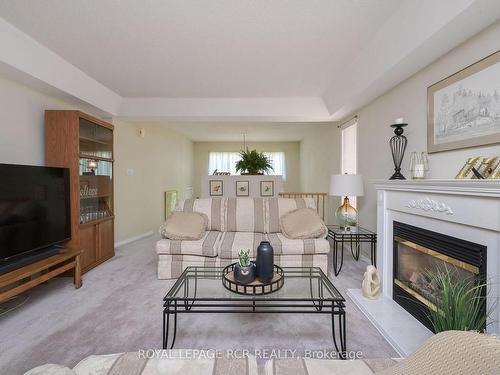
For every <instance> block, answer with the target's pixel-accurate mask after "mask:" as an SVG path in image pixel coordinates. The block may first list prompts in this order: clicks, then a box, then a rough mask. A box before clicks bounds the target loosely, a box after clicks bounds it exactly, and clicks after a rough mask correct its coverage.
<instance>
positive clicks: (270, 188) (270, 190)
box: [260, 181, 274, 197]
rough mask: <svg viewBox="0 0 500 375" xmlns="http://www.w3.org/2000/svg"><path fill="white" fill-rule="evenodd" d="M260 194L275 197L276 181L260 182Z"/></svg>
mask: <svg viewBox="0 0 500 375" xmlns="http://www.w3.org/2000/svg"><path fill="white" fill-rule="evenodd" d="M260 196H261V197H273V196H274V181H261V182H260Z"/></svg>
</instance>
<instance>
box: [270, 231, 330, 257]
mask: <svg viewBox="0 0 500 375" xmlns="http://www.w3.org/2000/svg"><path fill="white" fill-rule="evenodd" d="M267 238H268V239H269V242H270V243H271V245H272V247H273V249H274V254H283V255H288V254H328V253H329V252H330V243H329V242H328V240H326V239H324V238H311V239H291V238H287V237H285V236H284V235H283V234H282V233H269V234H268V235H267Z"/></svg>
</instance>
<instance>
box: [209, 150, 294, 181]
mask: <svg viewBox="0 0 500 375" xmlns="http://www.w3.org/2000/svg"><path fill="white" fill-rule="evenodd" d="M264 155H266V156H267V157H268V158H269V159H270V160H271V165H272V166H273V171H272V172H271V173H270V174H273V175H279V176H283V180H285V179H286V165H285V153H284V152H268V151H264ZM238 160H240V153H239V152H232V151H230V152H227V151H224V152H209V154H208V174H209V175H211V174H212V173H214V171H215V170H216V169H217V170H218V171H219V172H230V173H231V174H232V175H235V174H237V172H236V167H235V165H236V162H237V161H238Z"/></svg>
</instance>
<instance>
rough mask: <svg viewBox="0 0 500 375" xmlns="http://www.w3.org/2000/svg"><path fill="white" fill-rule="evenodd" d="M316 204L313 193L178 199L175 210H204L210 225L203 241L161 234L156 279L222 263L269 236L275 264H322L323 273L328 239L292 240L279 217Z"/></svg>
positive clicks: (255, 246) (251, 248)
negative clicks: (286, 235) (296, 196)
mask: <svg viewBox="0 0 500 375" xmlns="http://www.w3.org/2000/svg"><path fill="white" fill-rule="evenodd" d="M304 207H309V208H313V209H317V207H316V203H315V201H314V199H313V198H294V199H292V198H203V199H187V200H181V201H179V202H178V204H177V206H176V209H175V210H176V211H186V212H202V213H204V214H205V215H207V217H208V228H207V231H206V233H205V235H204V237H203V238H202V239H201V240H197V241H179V240H170V239H161V240H159V241H158V242H157V244H156V252H157V253H158V278H159V279H170V278H177V277H179V276H180V274H181V273H182V271H183V270H184V269H185V268H186V267H190V266H217V267H219V266H226V265H228V264H230V263H233V262H235V261H236V259H237V258H238V252H239V251H240V250H241V249H250V254H251V257H252V258H253V259H255V256H256V254H257V246H259V244H260V242H261V241H264V240H267V241H269V242H270V243H271V245H272V246H273V248H274V256H275V263H276V264H278V265H280V266H285V267H298V266H304V267H320V268H321V269H322V270H323V272H325V273H326V272H327V267H328V261H327V257H328V253H329V251H330V244H329V242H328V241H327V240H326V239H325V238H318V239H304V240H294V239H289V238H287V237H285V236H284V235H283V234H282V233H281V231H280V217H281V216H283V215H284V214H286V213H287V212H290V211H292V210H295V209H297V208H304Z"/></svg>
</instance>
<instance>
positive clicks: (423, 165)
mask: <svg viewBox="0 0 500 375" xmlns="http://www.w3.org/2000/svg"><path fill="white" fill-rule="evenodd" d="M408 170H409V171H410V172H411V178H412V179H414V180H422V179H424V178H425V177H426V173H427V172H428V171H429V160H428V158H427V154H426V153H425V152H422V153H420V154H419V153H417V152H415V151H414V152H412V153H411V155H410V165H409V168H408Z"/></svg>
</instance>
